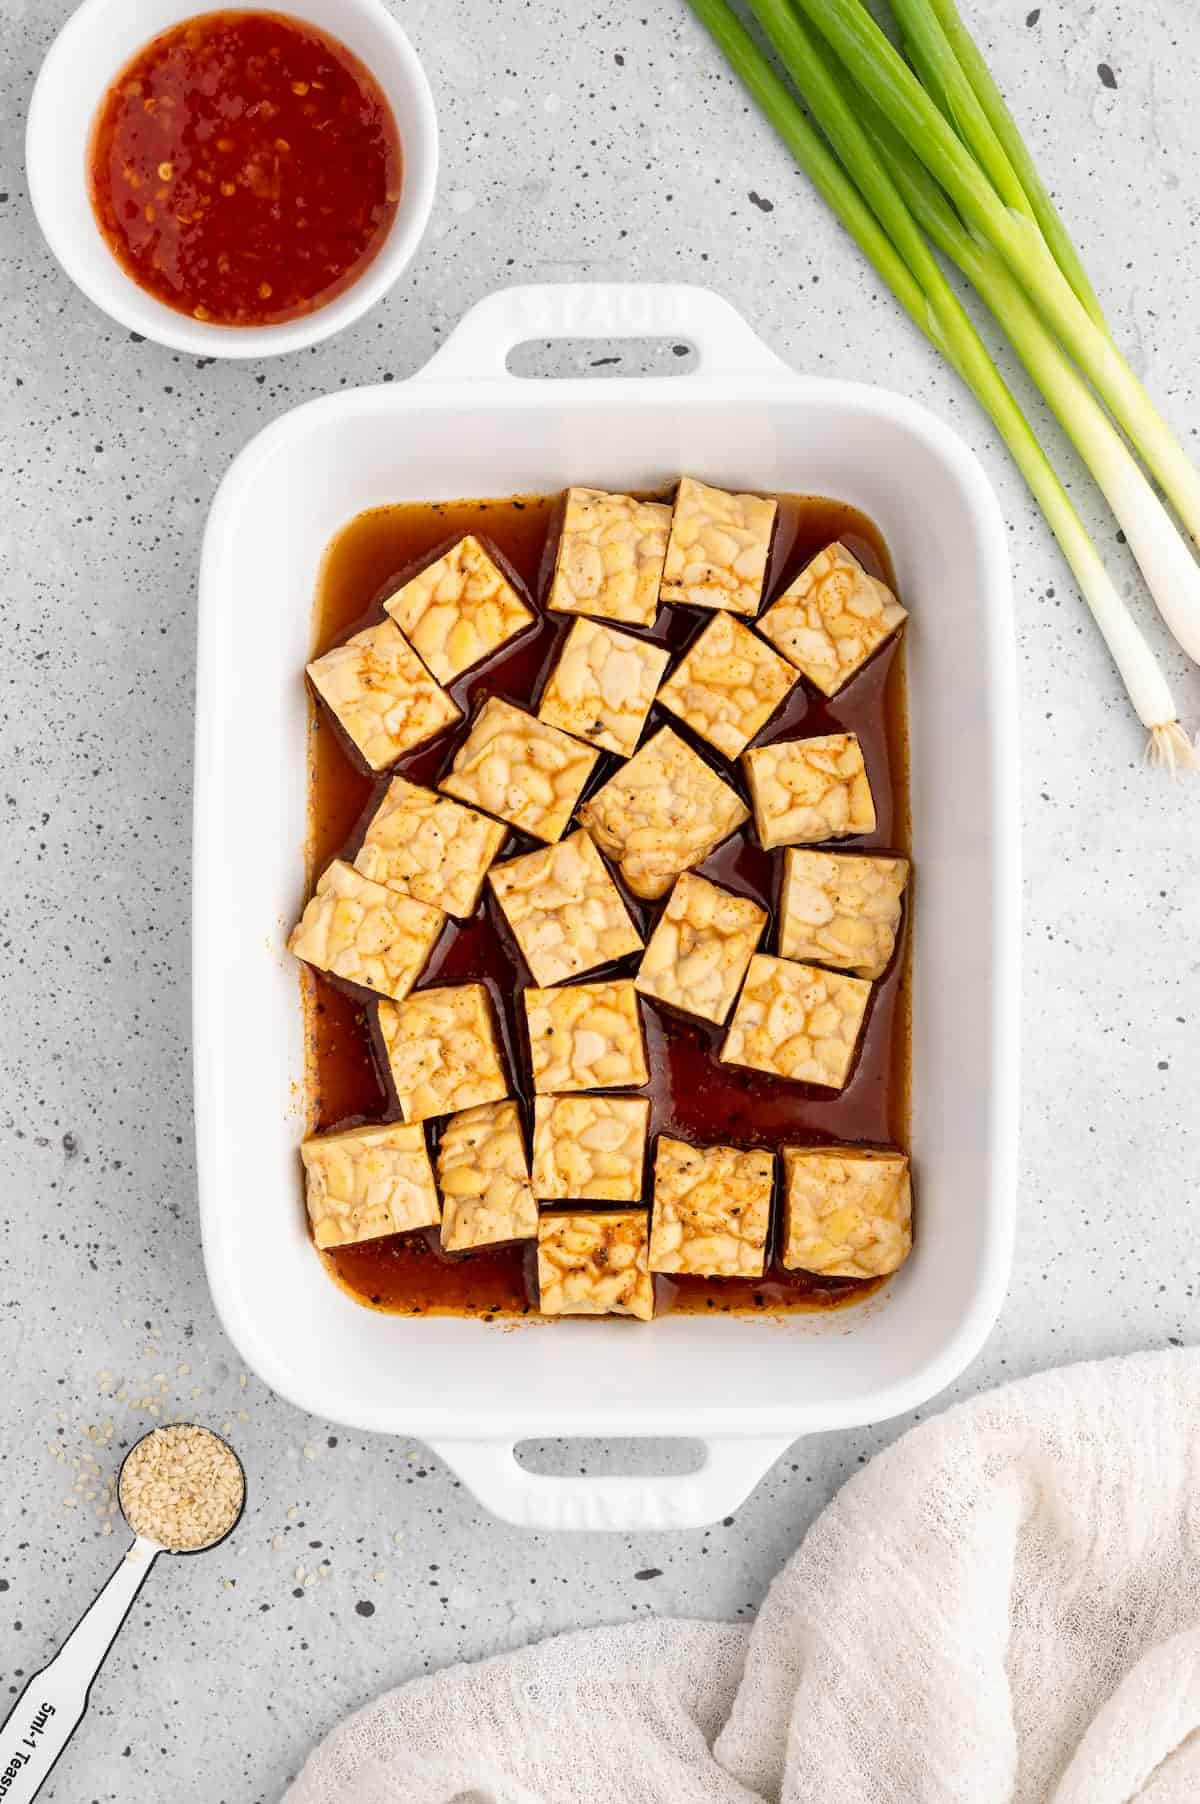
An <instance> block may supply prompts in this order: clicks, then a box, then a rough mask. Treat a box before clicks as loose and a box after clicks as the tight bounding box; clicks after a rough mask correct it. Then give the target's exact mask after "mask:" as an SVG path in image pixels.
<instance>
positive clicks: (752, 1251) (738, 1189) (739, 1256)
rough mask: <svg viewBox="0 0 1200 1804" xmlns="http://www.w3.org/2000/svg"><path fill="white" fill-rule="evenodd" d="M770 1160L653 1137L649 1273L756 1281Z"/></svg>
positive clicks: (767, 1215)
mask: <svg viewBox="0 0 1200 1804" xmlns="http://www.w3.org/2000/svg"><path fill="white" fill-rule="evenodd" d="M774 1181H775V1158H774V1155H773V1154H772V1153H770V1152H764V1151H761V1150H760V1151H753V1152H746V1151H743V1150H742V1148H740V1147H737V1146H689V1145H688V1144H687V1142H686V1141H684V1140H672V1139H669V1138H668V1137H667V1135H665V1134H663V1135H660V1137H659V1141H658V1146H657V1148H656V1150H655V1155H654V1219H653V1222H652V1224H651V1228H650V1270H651V1271H652V1272H688V1273H692V1274H695V1275H696V1276H698V1277H705V1278H761V1277H762V1274H763V1267H764V1264H765V1262H766V1252H767V1230H768V1228H769V1227H770V1224H771V1190H772V1186H773V1184H774Z"/></svg>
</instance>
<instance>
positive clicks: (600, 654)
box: [538, 620, 671, 758]
mask: <svg viewBox="0 0 1200 1804" xmlns="http://www.w3.org/2000/svg"><path fill="white" fill-rule="evenodd" d="M670 656H671V655H670V653H669V652H666V651H664V650H663V649H662V647H661V646H658V645H651V644H649V643H648V641H647V640H645V639H635V638H634V637H633V635H632V634H631V633H619V632H617V630H616V628H615V627H611V626H604V625H603V624H602V623H601V622H600V621H598V620H577V621H576V622H575V624H574V625H573V626H572V628H571V630H570V632H569V633H568V634H567V639H566V644H565V645H564V646H563V648H562V651H561V652H560V653H559V656H558V662H557V663H556V664H555V666H554V669H553V670H552V671H551V672H550V678H549V681H548V682H547V684H546V687H545V690H544V691H543V693H542V701H541V706H540V707H539V708H538V719H539V720H546V721H549V723H550V725H551V726H552V727H561V728H562V730H563V732H564V733H573V734H574V735H575V738H576V739H586V740H587V742H588V744H589V745H599V746H603V747H604V749H605V750H606V751H609V752H617V753H618V754H619V755H620V756H621V757H622V758H628V757H630V756H631V755H632V753H633V751H634V749H635V748H636V746H637V742H638V740H639V739H640V738H641V736H642V728H643V727H644V726H645V724H646V716H647V714H649V712H650V705H651V703H652V702H653V700H654V693H655V690H656V689H657V688H658V685H659V682H660V680H661V678H662V674H663V671H664V670H665V669H666V668H667V665H668V664H669V662H670Z"/></svg>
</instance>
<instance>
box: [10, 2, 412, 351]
mask: <svg viewBox="0 0 1200 1804" xmlns="http://www.w3.org/2000/svg"><path fill="white" fill-rule="evenodd" d="M216 10H219V8H218V7H217V5H216V3H215V0H208V4H205V0H83V4H82V5H81V6H79V7H78V8H77V9H76V10H75V12H73V13H72V14H71V16H70V17H69V18H68V20H67V22H66V24H65V25H64V26H63V27H62V30H61V31H60V32H59V34H58V36H57V37H56V38H55V40H54V42H53V43H52V44H51V46H50V48H49V50H48V51H47V52H46V56H45V58H44V60H43V62H42V66H41V69H40V70H39V72H38V77H37V80H36V82H35V83H34V89H33V94H32V96H31V98H30V102H29V114H28V118H27V121H26V127H25V167H26V174H27V177H28V181H29V198H30V201H31V202H32V205H33V211H34V215H35V217H36V218H37V222H38V224H39V226H40V227H41V230H42V235H43V237H44V238H45V240H46V243H47V244H48V245H49V247H50V249H51V251H52V252H53V253H54V256H55V257H56V258H57V260H58V262H59V263H60V264H61V265H62V268H63V269H64V270H65V271H66V273H67V275H68V276H69V277H70V278H71V280H72V282H74V284H75V286H76V287H77V288H78V289H80V291H81V292H82V293H83V294H85V295H87V297H88V299H89V300H90V301H92V302H93V303H94V304H95V305H96V306H97V307H99V308H100V309H101V311H102V312H104V313H106V314H108V316H109V318H110V319H113V320H115V321H116V322H117V324H118V325H122V326H126V327H128V329H129V330H130V331H131V332H137V333H139V334H140V335H141V336H142V337H143V338H148V339H152V340H153V341H154V342H155V343H157V344H161V345H166V346H167V347H168V348H169V349H171V350H176V351H187V352H190V353H193V354H194V355H196V356H201V357H229V358H247V357H271V356H278V355H280V354H282V353H284V352H287V351H299V350H304V349H305V348H306V347H307V346H309V345H315V344H318V343H320V342H321V341H322V340H323V339H326V338H331V337H332V336H333V334H334V333H335V332H340V331H341V330H342V328H343V327H344V326H348V325H350V324H352V323H353V321H355V320H357V319H360V318H361V317H362V315H363V314H364V313H366V312H367V311H368V309H369V308H371V307H373V306H374V304H375V302H376V301H377V300H379V299H380V298H381V297H382V296H383V295H384V294H386V293H387V291H388V289H389V288H391V287H392V285H393V283H395V282H396V281H397V280H398V278H399V277H400V275H401V274H402V273H403V271H404V270H405V268H406V267H407V266H408V264H409V263H410V262H411V261H412V258H413V256H414V255H415V253H416V250H417V247H418V245H419V244H420V242H421V239H422V237H423V236H424V233H425V227H426V225H427V224H428V222H429V214H430V211H431V209H432V207H433V196H434V189H435V187H436V183H437V164H438V130H437V113H436V109H435V107H434V100H433V93H432V91H431V89H430V86H429V82H428V79H427V78H426V75H425V71H424V69H423V68H422V66H421V61H420V58H419V57H418V56H417V53H416V51H415V50H414V48H413V46H412V42H411V40H410V39H409V37H408V34H407V33H406V32H405V31H404V30H403V28H402V27H401V26H400V25H399V24H398V23H397V21H396V20H395V19H394V18H393V17H392V15H391V13H390V12H389V11H388V9H387V7H386V6H385V5H384V4H383V0H280V3H279V4H278V5H272V4H270V0H268V4H267V5H266V6H265V7H263V8H261V9H259V10H263V11H267V12H277V13H281V14H283V15H285V16H289V17H291V18H294V19H297V20H299V21H300V22H301V23H305V24H311V25H315V26H317V27H319V28H320V29H321V30H323V31H326V32H328V33H329V34H330V35H331V36H333V37H336V38H338V39H340V40H341V41H342V42H343V43H345V44H346V46H347V48H348V49H350V50H352V51H353V52H354V54H355V55H356V56H358V57H359V59H360V61H362V62H363V63H364V64H365V65H366V66H367V68H368V69H369V70H370V72H371V74H372V75H373V76H374V77H375V80H376V81H377V82H378V83H379V85H380V87H381V88H382V90H383V92H384V94H385V95H386V97H387V100H388V103H389V104H390V106H391V108H392V112H393V115H394V116H395V120H396V127H397V130H398V132H399V134H400V145H401V154H402V157H403V163H402V173H401V192H400V202H399V205H398V207H397V209H396V215H395V218H394V219H393V221H392V224H391V228H390V230H389V232H388V235H387V237H386V238H385V240H384V242H383V244H382V245H381V246H380V248H379V251H378V252H377V254H376V256H375V257H374V258H373V260H372V261H371V262H370V263H369V264H368V265H367V267H366V269H365V270H364V271H363V273H362V274H361V275H360V276H359V277H358V279H357V280H356V281H354V282H353V283H351V285H350V287H349V288H347V289H346V290H345V291H344V292H343V293H342V294H339V295H336V296H335V297H334V298H333V299H332V300H330V301H328V302H326V303H325V304H324V305H323V306H319V307H316V308H314V310H313V311H312V312H311V313H306V314H303V315H302V316H301V317H300V318H299V319H293V320H285V321H283V322H282V323H281V324H279V325H275V326H222V325H217V324H214V323H206V322H205V321H203V320H197V319H193V318H191V317H190V316H189V315H188V314H186V313H180V312H178V311H176V309H175V308H173V307H168V306H167V305H166V304H165V303H164V302H162V301H159V300H157V299H156V298H155V296H154V295H152V294H150V293H148V291H147V290H146V289H144V288H141V287H139V285H138V284H137V283H136V282H135V281H134V280H133V278H132V276H129V275H127V274H126V272H125V271H124V269H122V267H121V265H120V264H119V263H118V262H117V259H116V258H115V256H114V255H113V253H112V252H111V251H110V249H109V247H108V245H107V243H106V242H105V239H104V235H103V233H102V232H101V230H100V227H99V224H98V222H97V220H96V216H95V214H94V212H93V210H92V204H91V197H90V194H89V192H88V171H87V154H88V144H89V142H90V139H91V131H92V123H93V120H94V118H95V114H96V109H97V108H98V107H99V105H100V102H101V100H102V99H103V97H104V94H105V92H106V91H107V89H108V86H109V84H110V82H111V81H112V79H113V77H114V76H115V75H117V74H118V73H119V71H120V70H121V69H122V67H123V66H124V65H125V63H127V62H128V60H129V58H130V57H131V56H134V55H136V54H137V52H138V50H139V49H140V48H141V47H142V46H143V45H145V44H147V43H149V42H150V40H151V39H152V38H154V37H157V36H158V34H159V33H160V32H162V31H166V30H168V29H169V28H170V27H171V26H172V25H174V24H178V23H181V22H182V21H183V20H185V19H189V18H193V17H196V16H197V15H199V14H202V13H206V12H213V11H216ZM248 10H251V11H253V10H256V9H255V8H254V7H253V6H251V7H249V9H248ZM85 95H86V96H87V99H85V98H84V96H85ZM64 122H65V123H64Z"/></svg>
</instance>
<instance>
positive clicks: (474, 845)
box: [354, 777, 508, 920]
mask: <svg viewBox="0 0 1200 1804" xmlns="http://www.w3.org/2000/svg"><path fill="white" fill-rule="evenodd" d="M507 837H508V829H507V827H505V826H504V825H503V824H502V823H501V822H500V821H494V820H490V819H489V817H488V816H487V815H486V814H478V813H477V812H476V811H475V809H474V808H464V807H463V805H462V803H461V802H452V801H451V800H450V797H449V796H440V795H436V794H435V793H434V791H433V790H432V789H422V788H421V786H420V785H419V784H417V783H410V782H409V781H408V780H407V778H405V777H393V778H392V781H391V782H390V783H389V784H388V788H387V793H386V795H385V796H384V798H383V800H382V802H380V804H379V807H378V808H377V809H376V810H375V813H374V814H373V815H372V817H371V820H370V824H369V825H368V827H367V831H366V834H365V836H364V838H363V842H362V845H361V846H360V847H359V850H358V855H357V857H356V858H355V860H354V864H355V868H356V869H357V870H360V871H361V872H362V873H363V875H364V877H370V878H372V879H373V880H374V881H375V882H376V883H385V884H387V886H388V888H389V889H395V890H401V891H402V892H403V893H404V894H405V895H409V896H415V897H416V898H417V900H418V901H420V902H431V903H433V904H434V905H435V906H436V907H438V908H444V909H445V910H446V913H447V914H451V915H457V916H458V917H459V918H460V919H463V920H465V919H466V917H467V916H468V915H471V914H473V913H474V910H475V905H476V903H477V902H478V901H479V892H480V891H481V890H482V888H483V880H484V877H485V876H486V875H487V870H488V866H489V865H490V864H491V862H492V860H493V858H495V856H496V854H497V853H498V852H499V850H500V848H501V846H502V845H503V844H504V841H505V839H506V838H507Z"/></svg>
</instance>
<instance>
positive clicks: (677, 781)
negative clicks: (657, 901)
mask: <svg viewBox="0 0 1200 1804" xmlns="http://www.w3.org/2000/svg"><path fill="white" fill-rule="evenodd" d="M749 814H750V811H749V809H748V808H747V807H746V806H745V804H744V803H743V801H742V798H741V797H740V796H739V795H738V793H737V791H736V790H733V789H731V788H730V787H729V785H728V784H727V783H723V782H722V780H721V778H720V777H718V775H717V774H716V772H715V771H714V770H711V769H710V768H709V766H708V765H707V764H706V763H705V762H704V760H703V758H701V757H700V756H699V755H698V754H697V753H696V752H694V751H693V750H692V748H691V746H690V745H687V744H686V743H685V742H684V741H683V740H682V739H681V738H680V737H679V735H678V733H676V732H673V731H672V729H671V728H670V727H661V728H660V729H659V731H658V732H657V733H655V735H654V736H653V738H652V739H648V740H647V741H646V744H645V745H644V746H643V747H642V748H641V750H640V751H639V752H637V753H635V754H634V756H633V757H632V758H631V759H630V760H629V763H628V764H626V765H623V766H622V767H621V769H620V770H619V771H617V772H616V774H615V775H614V776H612V777H610V778H609V780H608V782H607V783H605V784H604V785H603V786H602V787H601V788H600V789H598V790H597V791H596V793H595V795H594V796H592V797H591V798H590V800H588V801H587V802H585V803H584V805H583V807H582V808H581V809H580V811H579V818H580V820H581V821H582V822H583V824H584V826H585V827H586V828H587V830H588V832H589V833H590V834H591V835H592V837H593V839H594V840H595V841H596V843H597V844H598V845H599V847H600V850H601V851H602V852H607V854H608V856H609V857H610V858H612V859H615V861H616V862H617V864H618V865H619V867H620V870H621V875H622V876H623V877H624V879H625V881H626V883H627V884H628V885H629V887H630V889H631V890H632V891H633V893H634V895H635V896H641V897H644V898H646V899H649V900H653V898H655V897H656V896H663V895H665V894H666V892H667V891H668V890H669V889H670V887H671V884H672V882H673V881H674V879H675V878H676V877H677V876H678V875H679V873H680V871H684V870H687V868H688V866H689V865H694V864H700V863H702V862H703V860H704V859H706V858H707V857H708V855H709V853H710V852H712V851H714V850H715V849H716V847H717V846H719V845H720V843H721V841H722V840H723V839H728V837H729V835H730V834H731V833H732V832H734V830H735V829H736V828H738V827H740V826H741V825H742V823H743V821H745V820H747V819H748V818H749Z"/></svg>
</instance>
